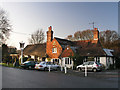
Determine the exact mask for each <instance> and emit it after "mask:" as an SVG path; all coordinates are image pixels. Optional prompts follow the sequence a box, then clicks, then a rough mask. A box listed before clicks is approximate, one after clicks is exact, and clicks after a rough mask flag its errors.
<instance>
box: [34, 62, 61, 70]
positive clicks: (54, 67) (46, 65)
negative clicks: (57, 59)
mask: <svg viewBox="0 0 120 90" xmlns="http://www.w3.org/2000/svg"><path fill="white" fill-rule="evenodd" d="M49 67H50V70H60V65H57V64H52V63H51V62H44V61H43V62H40V63H38V64H36V65H35V69H38V70H45V71H46V70H49Z"/></svg>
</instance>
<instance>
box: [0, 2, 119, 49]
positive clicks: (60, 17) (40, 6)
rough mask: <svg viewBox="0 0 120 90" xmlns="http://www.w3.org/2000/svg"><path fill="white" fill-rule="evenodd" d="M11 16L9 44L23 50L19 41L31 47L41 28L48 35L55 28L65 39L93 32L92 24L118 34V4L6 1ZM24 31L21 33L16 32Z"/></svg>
mask: <svg viewBox="0 0 120 90" xmlns="http://www.w3.org/2000/svg"><path fill="white" fill-rule="evenodd" d="M0 5H1V7H2V8H3V9H5V10H6V11H7V13H8V16H9V20H10V23H11V25H12V28H13V31H14V33H13V32H11V36H10V39H9V41H8V45H11V46H16V47H17V48H18V49H19V42H21V41H24V42H25V45H27V44H28V38H30V35H29V34H31V33H33V32H34V31H36V30H37V29H38V28H39V29H43V31H44V32H45V35H46V31H47V29H48V27H49V26H50V25H51V26H52V27H53V31H54V36H56V37H60V38H65V37H66V36H67V35H70V34H72V35H73V34H74V33H75V32H76V31H78V30H86V29H92V25H91V24H89V23H91V22H93V21H94V22H95V27H97V28H98V29H99V31H103V30H107V29H110V30H116V31H118V3H117V2H14V3H13V2H4V3H1V4H0ZM15 32H20V33H23V34H20V33H15Z"/></svg>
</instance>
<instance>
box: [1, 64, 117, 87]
mask: <svg viewBox="0 0 120 90" xmlns="http://www.w3.org/2000/svg"><path fill="white" fill-rule="evenodd" d="M0 67H1V66H0ZM2 88H118V78H117V77H116V78H115V79H112V78H106V79H105V78H96V77H81V76H76V75H70V74H64V73H57V72H48V71H37V70H24V69H16V68H8V67H2Z"/></svg>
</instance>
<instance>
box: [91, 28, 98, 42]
mask: <svg viewBox="0 0 120 90" xmlns="http://www.w3.org/2000/svg"><path fill="white" fill-rule="evenodd" d="M98 41H99V31H98V28H94V30H93V40H92V43H97V42H98Z"/></svg>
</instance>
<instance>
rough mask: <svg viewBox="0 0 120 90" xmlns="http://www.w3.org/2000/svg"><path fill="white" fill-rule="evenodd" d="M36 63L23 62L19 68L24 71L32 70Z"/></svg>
mask: <svg viewBox="0 0 120 90" xmlns="http://www.w3.org/2000/svg"><path fill="white" fill-rule="evenodd" d="M36 63H37V62H35V61H25V62H24V63H22V64H21V65H20V66H21V67H22V68H24V69H33V68H34V67H35V64H36Z"/></svg>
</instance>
